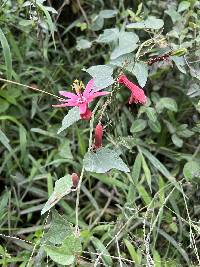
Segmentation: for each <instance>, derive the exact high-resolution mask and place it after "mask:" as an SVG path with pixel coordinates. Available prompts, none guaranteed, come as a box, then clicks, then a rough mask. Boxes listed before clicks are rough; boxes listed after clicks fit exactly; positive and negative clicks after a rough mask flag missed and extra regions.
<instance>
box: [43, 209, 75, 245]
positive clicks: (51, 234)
mask: <svg viewBox="0 0 200 267" xmlns="http://www.w3.org/2000/svg"><path fill="white" fill-rule="evenodd" d="M72 233H73V227H72V224H71V223H69V222H68V221H67V219H66V217H65V216H64V215H63V216H61V215H60V214H59V213H58V212H57V211H54V212H53V218H52V221H51V224H50V228H49V230H48V232H47V233H46V234H45V235H44V238H45V240H47V241H49V242H51V243H52V244H54V245H57V244H62V243H63V241H64V240H65V238H66V237H67V236H69V235H70V234H72Z"/></svg>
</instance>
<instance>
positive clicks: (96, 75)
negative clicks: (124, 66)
mask: <svg viewBox="0 0 200 267" xmlns="http://www.w3.org/2000/svg"><path fill="white" fill-rule="evenodd" d="M86 71H87V72H88V73H89V74H90V75H91V76H92V77H93V79H94V84H95V90H94V91H99V90H101V89H103V88H106V87H108V86H110V85H111V84H113V83H114V80H113V77H112V75H113V68H112V67H110V66H107V65H97V66H92V67H90V68H89V69H87V70H86Z"/></svg>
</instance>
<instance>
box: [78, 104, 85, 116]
mask: <svg viewBox="0 0 200 267" xmlns="http://www.w3.org/2000/svg"><path fill="white" fill-rule="evenodd" d="M78 106H79V111H80V114H84V113H85V112H86V110H87V104H86V103H83V104H79V105H78Z"/></svg>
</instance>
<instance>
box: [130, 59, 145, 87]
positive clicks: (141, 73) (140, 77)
mask: <svg viewBox="0 0 200 267" xmlns="http://www.w3.org/2000/svg"><path fill="white" fill-rule="evenodd" d="M132 73H133V74H134V75H135V77H136V78H137V81H138V83H139V85H140V86H141V87H144V86H145V84H146V82H147V78H148V67H147V65H146V64H145V63H143V62H136V63H135V66H134V68H133V71H132Z"/></svg>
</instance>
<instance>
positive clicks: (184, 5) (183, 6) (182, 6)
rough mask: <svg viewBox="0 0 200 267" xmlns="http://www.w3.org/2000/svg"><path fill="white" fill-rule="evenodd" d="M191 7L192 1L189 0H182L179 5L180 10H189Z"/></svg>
mask: <svg viewBox="0 0 200 267" xmlns="http://www.w3.org/2000/svg"><path fill="white" fill-rule="evenodd" d="M189 7H190V2H189V1H181V2H180V4H179V5H178V12H179V13H180V12H183V11H185V10H187V9H188V8H189Z"/></svg>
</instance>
